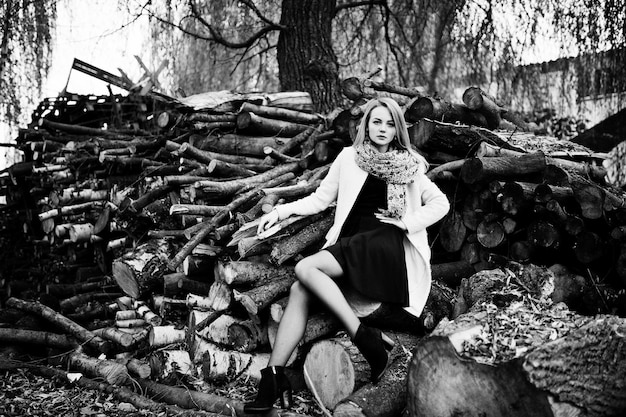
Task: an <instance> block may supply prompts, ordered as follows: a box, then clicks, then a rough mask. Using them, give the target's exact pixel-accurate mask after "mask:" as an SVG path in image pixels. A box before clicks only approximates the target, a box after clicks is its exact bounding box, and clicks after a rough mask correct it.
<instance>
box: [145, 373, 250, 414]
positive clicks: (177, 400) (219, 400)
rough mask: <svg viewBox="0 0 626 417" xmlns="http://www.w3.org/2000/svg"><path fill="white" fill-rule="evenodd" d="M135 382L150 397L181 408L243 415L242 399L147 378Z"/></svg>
mask: <svg viewBox="0 0 626 417" xmlns="http://www.w3.org/2000/svg"><path fill="white" fill-rule="evenodd" d="M137 383H138V384H139V386H140V387H141V389H142V390H143V391H145V392H147V393H148V395H149V396H150V397H151V398H154V399H155V400H158V401H162V402H166V403H169V404H176V405H178V406H180V407H182V408H187V409H194V410H198V409H200V410H205V411H209V412H211V413H217V414H220V415H226V416H230V415H232V413H235V414H236V415H238V416H243V415H245V414H244V413H243V405H244V404H243V402H242V401H238V400H232V399H229V398H227V397H221V396H219V395H216V394H209V393H204V392H200V391H194V390H190V389H189V388H188V387H185V388H178V387H172V386H169V385H165V384H159V383H157V382H154V381H150V380H147V379H139V380H137Z"/></svg>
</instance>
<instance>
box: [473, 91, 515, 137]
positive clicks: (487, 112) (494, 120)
mask: <svg viewBox="0 0 626 417" xmlns="http://www.w3.org/2000/svg"><path fill="white" fill-rule="evenodd" d="M463 103H465V105H466V106H467V107H468V108H470V109H472V110H478V111H480V112H481V113H482V114H483V115H484V116H485V118H486V119H487V127H488V128H489V129H497V128H498V127H499V126H500V123H501V122H502V113H505V112H506V110H505V109H504V108H503V107H501V106H499V105H498V104H497V103H496V100H495V99H494V98H493V97H491V96H490V95H488V94H487V93H485V92H484V91H483V90H481V89H480V88H479V87H469V88H468V89H466V90H465V91H464V92H463Z"/></svg>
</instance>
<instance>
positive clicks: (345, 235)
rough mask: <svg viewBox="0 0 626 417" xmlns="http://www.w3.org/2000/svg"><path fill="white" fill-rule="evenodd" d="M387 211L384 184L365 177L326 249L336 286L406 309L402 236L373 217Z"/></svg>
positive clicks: (400, 232)
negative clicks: (338, 272) (333, 262)
mask: <svg viewBox="0 0 626 417" xmlns="http://www.w3.org/2000/svg"><path fill="white" fill-rule="evenodd" d="M381 208H382V209H386V208H387V184H386V183H385V182H384V181H383V180H381V179H378V178H376V177H374V176H372V175H368V176H367V179H366V181H365V184H364V185H363V188H362V189H361V192H360V193H359V196H358V197H357V199H356V202H355V203H354V206H353V207H352V210H351V212H350V214H349V215H348V218H347V219H346V222H345V223H344V225H343V227H342V229H341V232H340V234H339V239H338V240H337V242H336V243H335V244H334V245H331V246H329V247H327V248H326V250H327V251H329V252H330V253H331V254H332V255H333V256H334V257H335V259H337V262H339V264H340V265H341V268H342V269H343V271H344V275H343V276H342V277H341V278H339V279H337V283H338V284H339V285H340V286H341V287H343V286H350V287H351V288H352V289H354V290H356V291H358V292H359V293H361V294H363V295H365V296H366V297H368V298H371V299H373V300H376V301H381V302H384V303H394V304H396V303H397V304H401V305H402V306H406V305H407V304H408V282H407V275H406V261H405V258H404V247H403V245H402V240H403V239H404V232H403V231H402V230H400V229H399V228H398V227H396V226H392V225H388V224H385V223H381V222H380V221H379V220H378V219H377V218H376V217H375V216H374V214H375V213H376V212H378V210H379V209H381Z"/></svg>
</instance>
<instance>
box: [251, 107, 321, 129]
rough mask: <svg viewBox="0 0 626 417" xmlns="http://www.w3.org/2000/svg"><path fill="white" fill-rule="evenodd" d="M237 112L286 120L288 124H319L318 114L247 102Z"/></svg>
mask: <svg viewBox="0 0 626 417" xmlns="http://www.w3.org/2000/svg"><path fill="white" fill-rule="evenodd" d="M239 111H242V112H252V113H254V114H258V115H259V116H264V117H269V118H271V119H279V120H286V121H288V122H294V123H303V124H315V123H319V122H320V119H321V116H320V115H319V114H311V113H305V112H301V111H296V110H289V109H281V108H278V107H270V106H261V105H256V104H252V103H248V102H244V103H243V104H242V105H241V108H240V109H239Z"/></svg>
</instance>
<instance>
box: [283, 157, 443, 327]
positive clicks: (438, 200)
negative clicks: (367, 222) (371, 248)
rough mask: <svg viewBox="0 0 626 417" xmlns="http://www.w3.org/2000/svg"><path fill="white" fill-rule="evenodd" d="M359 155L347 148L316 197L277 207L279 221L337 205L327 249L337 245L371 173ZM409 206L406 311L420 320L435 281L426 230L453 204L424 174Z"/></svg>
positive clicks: (410, 191) (410, 186)
mask: <svg viewBox="0 0 626 417" xmlns="http://www.w3.org/2000/svg"><path fill="white" fill-rule="evenodd" d="M355 154H356V152H355V149H354V148H353V147H347V148H344V149H343V150H342V151H341V152H340V153H339V155H338V156H337V158H336V159H335V161H334V162H333V164H332V165H331V168H330V170H329V171H328V174H327V175H326V177H325V178H324V180H323V181H322V182H321V184H320V186H319V187H318V188H317V190H315V192H314V193H312V194H311V195H309V196H307V197H304V198H301V199H300V200H297V201H294V202H291V203H287V204H283V205H279V206H276V210H277V212H278V215H279V217H280V218H281V219H284V218H286V217H288V216H291V215H293V214H299V215H311V214H315V213H319V212H321V211H323V210H325V209H326V208H328V206H330V205H331V204H332V203H333V202H335V201H336V202H337V208H336V210H335V220H334V223H333V226H332V227H331V228H330V230H329V231H328V233H327V234H326V244H325V245H324V247H327V246H329V245H332V244H334V243H335V242H336V241H337V239H338V237H339V233H340V232H341V228H342V226H343V224H344V222H345V221H346V219H347V217H348V215H349V214H350V210H351V209H352V206H353V205H354V203H355V201H356V199H357V197H358V195H359V192H360V191H361V188H363V184H365V180H366V179H367V172H365V171H364V170H362V169H361V168H359V166H358V165H357V164H356V161H355ZM406 203H407V210H406V213H405V215H404V216H403V217H402V221H403V222H404V224H405V225H406V227H407V231H406V238H405V239H404V252H405V258H406V267H407V277H408V289H409V305H408V306H407V307H406V308H405V310H407V311H408V312H409V313H411V314H413V315H415V316H419V315H420V314H421V313H422V310H423V309H424V305H425V304H426V299H427V298H428V294H429V293H430V287H431V281H432V278H431V267H430V256H431V253H430V247H429V246H428V237H427V235H426V228H427V227H428V226H430V225H432V224H434V223H435V222H437V221H438V220H440V219H441V218H443V216H445V215H446V213H447V212H448V210H449V209H450V204H449V202H448V199H447V197H446V196H445V194H444V193H443V192H441V190H440V189H439V188H438V187H437V186H436V185H435V184H434V183H433V182H432V181H431V180H430V179H429V178H428V177H426V175H425V174H424V173H420V174H418V175H417V176H416V177H415V181H414V182H413V183H410V184H408V186H407V193H406ZM384 278H385V277H380V279H384Z"/></svg>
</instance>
